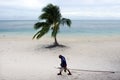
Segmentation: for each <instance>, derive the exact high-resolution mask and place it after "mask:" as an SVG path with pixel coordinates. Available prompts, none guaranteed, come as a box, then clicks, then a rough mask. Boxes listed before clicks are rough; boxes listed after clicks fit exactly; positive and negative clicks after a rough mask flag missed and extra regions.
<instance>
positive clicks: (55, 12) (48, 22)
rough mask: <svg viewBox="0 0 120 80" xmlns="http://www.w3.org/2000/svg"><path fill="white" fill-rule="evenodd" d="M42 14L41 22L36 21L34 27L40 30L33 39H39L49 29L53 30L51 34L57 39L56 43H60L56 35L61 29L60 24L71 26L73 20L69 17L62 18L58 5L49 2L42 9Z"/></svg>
mask: <svg viewBox="0 0 120 80" xmlns="http://www.w3.org/2000/svg"><path fill="white" fill-rule="evenodd" d="M42 12H43V13H42V14H41V15H40V16H39V19H40V20H41V21H40V22H37V23H35V25H34V28H35V29H36V30H39V31H38V32H37V33H36V34H35V35H34V36H33V39H34V38H36V39H39V38H41V37H42V36H43V35H45V34H46V33H47V32H48V31H49V30H52V33H51V36H52V37H54V39H55V43H54V44H55V45H58V42H57V39H56V36H57V33H58V31H59V29H60V28H59V27H60V24H63V25H64V24H66V25H68V26H69V27H70V26H71V20H70V19H67V18H62V15H61V13H60V9H59V7H58V6H56V5H53V4H48V5H47V6H46V7H44V8H43V9H42Z"/></svg>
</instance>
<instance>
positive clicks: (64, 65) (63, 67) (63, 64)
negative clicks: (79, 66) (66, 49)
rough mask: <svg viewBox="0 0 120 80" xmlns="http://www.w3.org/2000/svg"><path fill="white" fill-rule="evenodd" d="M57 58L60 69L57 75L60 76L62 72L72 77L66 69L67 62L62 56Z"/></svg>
mask: <svg viewBox="0 0 120 80" xmlns="http://www.w3.org/2000/svg"><path fill="white" fill-rule="evenodd" d="M59 58H60V59H61V64H60V66H61V68H60V72H59V73H58V74H57V75H62V71H63V70H64V71H65V72H66V71H68V75H72V74H71V72H70V70H69V69H68V68H67V62H66V59H65V57H64V56H62V55H59Z"/></svg>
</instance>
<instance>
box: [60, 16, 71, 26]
mask: <svg viewBox="0 0 120 80" xmlns="http://www.w3.org/2000/svg"><path fill="white" fill-rule="evenodd" d="M61 24H63V25H64V24H66V25H68V26H69V27H70V26H71V24H72V22H71V20H70V19H67V18H62V19H61Z"/></svg>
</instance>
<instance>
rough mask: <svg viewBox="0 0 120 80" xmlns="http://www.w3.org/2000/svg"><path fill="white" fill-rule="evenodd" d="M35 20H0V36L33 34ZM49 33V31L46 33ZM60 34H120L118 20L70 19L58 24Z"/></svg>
mask: <svg viewBox="0 0 120 80" xmlns="http://www.w3.org/2000/svg"><path fill="white" fill-rule="evenodd" d="M36 22H37V20H0V36H22V35H24V36H33V35H34V34H35V33H36V32H37V31H36V30H35V29H34V28H33V26H34V24H35V23H36ZM47 35H50V32H49V33H48V34H47ZM58 35H60V36H98V35H100V36H101V35H103V36H109V35H120V20H72V25H71V27H70V28H69V27H68V26H65V25H64V26H63V25H61V26H60V31H59V34H58Z"/></svg>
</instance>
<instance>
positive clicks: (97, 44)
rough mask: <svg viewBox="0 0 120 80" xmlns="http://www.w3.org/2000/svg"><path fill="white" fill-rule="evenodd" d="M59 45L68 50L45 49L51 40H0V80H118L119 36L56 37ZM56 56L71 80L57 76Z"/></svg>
mask: <svg viewBox="0 0 120 80" xmlns="http://www.w3.org/2000/svg"><path fill="white" fill-rule="evenodd" d="M58 41H59V42H60V43H61V44H64V45H66V46H67V47H66V48H59V47H56V48H53V49H46V48H45V47H46V46H48V45H50V44H52V42H53V39H52V38H50V37H48V38H47V37H43V38H42V39H40V40H32V39H31V37H6V36H5V37H0V80H120V37H119V36H85V37H84V36H81V37H67V38H65V37H59V38H58ZM59 54H62V55H64V56H65V57H66V59H67V63H68V68H70V69H71V72H72V75H71V76H68V75H67V74H66V73H64V72H63V74H62V75H61V76H58V75H57V73H58V72H59V69H56V67H59V65H60V59H59V58H58V55H59ZM73 69H77V70H73ZM82 70H95V71H96V70H97V71H114V72H115V73H109V72H90V71H82Z"/></svg>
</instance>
